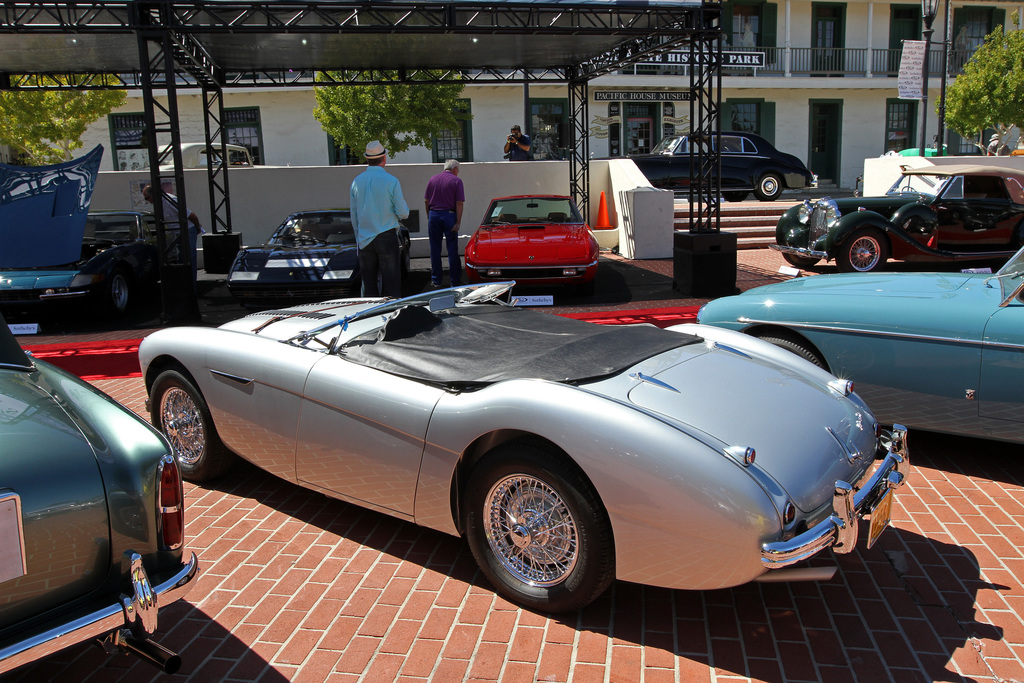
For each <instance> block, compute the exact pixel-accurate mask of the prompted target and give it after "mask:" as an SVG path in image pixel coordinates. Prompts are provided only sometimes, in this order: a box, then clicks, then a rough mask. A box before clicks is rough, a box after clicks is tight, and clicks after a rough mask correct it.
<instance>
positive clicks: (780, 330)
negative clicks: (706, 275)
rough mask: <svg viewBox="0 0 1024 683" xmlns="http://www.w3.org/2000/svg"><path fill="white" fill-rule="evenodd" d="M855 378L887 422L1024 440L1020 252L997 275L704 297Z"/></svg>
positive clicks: (736, 322) (876, 280)
mask: <svg viewBox="0 0 1024 683" xmlns="http://www.w3.org/2000/svg"><path fill="white" fill-rule="evenodd" d="M698 320H699V322H701V323H704V324H710V325H717V326H720V327H726V328H730V329H733V330H741V331H743V332H746V333H747V334H750V335H753V336H755V337H760V338H761V339H764V340H765V341H770V342H772V343H774V344H776V345H777V346H780V347H783V348H786V349H789V350H790V351H793V352H794V353H796V354H798V355H800V356H803V357H804V358H806V359H807V360H809V361H811V362H812V363H815V364H816V365H819V366H821V367H823V368H825V369H826V370H828V371H830V372H832V373H833V374H834V375H836V376H838V377H840V378H844V379H850V380H853V381H854V383H855V385H856V388H857V393H858V394H860V395H861V397H862V398H864V400H865V401H866V402H867V404H868V405H869V406H870V407H871V409H872V411H873V412H874V413H875V416H876V417H877V418H878V419H879V421H880V422H882V423H883V424H884V423H891V422H894V421H898V422H900V423H902V424H905V425H907V426H908V427H917V428H920V429H927V430H932V431H937V432H946V433H954V434H963V435H968V436H977V437H984V438H991V439H998V440H1002V441H1012V442H1016V443H1024V249H1022V250H1021V251H1018V252H1017V253H1016V254H1015V255H1014V256H1013V258H1011V259H1010V260H1009V261H1008V262H1007V263H1006V265H1004V266H1003V267H1002V268H1001V269H1000V270H999V271H998V272H997V273H995V274H991V273H851V274H837V275H815V276H812V277H804V278H798V279H795V280H790V281H788V282H783V283H778V284H773V285H768V286H765V287H759V288H757V289H752V290H749V291H747V292H745V293H743V294H740V295H738V296H730V297H725V298H722V299H717V300H715V301H712V302H710V303H709V304H707V305H706V306H705V307H704V308H703V309H701V311H700V313H699V314H698Z"/></svg>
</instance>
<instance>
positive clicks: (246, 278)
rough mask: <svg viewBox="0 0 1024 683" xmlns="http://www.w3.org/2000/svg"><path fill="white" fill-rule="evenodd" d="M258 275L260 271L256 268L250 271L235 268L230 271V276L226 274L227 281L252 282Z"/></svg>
mask: <svg viewBox="0 0 1024 683" xmlns="http://www.w3.org/2000/svg"><path fill="white" fill-rule="evenodd" d="M259 277H260V272H259V271H258V270H252V271H248V270H236V271H235V272H233V273H231V275H230V276H228V281H229V282H252V281H253V280H258V279H259Z"/></svg>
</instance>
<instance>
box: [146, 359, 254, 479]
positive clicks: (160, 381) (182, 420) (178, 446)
mask: <svg viewBox="0 0 1024 683" xmlns="http://www.w3.org/2000/svg"><path fill="white" fill-rule="evenodd" d="M149 400H150V413H149V418H150V421H152V423H153V424H154V425H155V426H156V428H157V429H159V430H160V432H161V433H163V435H164V436H165V437H167V441H168V442H170V444H171V450H172V451H174V455H175V457H177V458H178V462H179V463H180V465H181V474H182V476H183V477H184V478H185V479H188V480H189V481H206V480H209V479H214V478H216V477H219V476H220V475H222V474H224V473H225V472H227V471H228V470H229V469H230V468H231V465H232V464H233V462H234V459H235V455H234V453H232V452H231V451H229V450H228V449H227V448H225V446H224V443H223V442H222V441H221V440H220V436H219V435H218V434H217V427H216V426H215V425H214V424H213V417H212V416H211V415H210V408H209V406H207V405H206V400H205V399H204V398H203V394H202V392H200V391H199V389H198V388H197V387H196V386H195V384H194V383H193V381H192V379H191V377H187V376H186V375H185V374H183V373H182V372H178V370H176V369H169V370H165V371H164V372H162V373H160V374H159V375H158V376H157V378H156V380H155V381H154V382H153V386H152V388H151V389H150V390H149Z"/></svg>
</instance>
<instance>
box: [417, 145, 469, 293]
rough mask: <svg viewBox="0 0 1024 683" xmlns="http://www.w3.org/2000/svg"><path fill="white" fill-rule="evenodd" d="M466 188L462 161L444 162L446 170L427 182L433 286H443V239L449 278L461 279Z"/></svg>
mask: <svg viewBox="0 0 1024 683" xmlns="http://www.w3.org/2000/svg"><path fill="white" fill-rule="evenodd" d="M465 202H466V192H465V190H464V188H463V187H462V179H461V178H459V162H458V161H456V160H455V159H449V160H448V161H446V162H444V171H442V172H441V173H438V174H437V175H436V176H434V177H433V178H431V179H430V182H428V183H427V191H426V192H425V193H424V195H423V204H424V207H425V208H426V210H427V236H428V237H429V239H430V286H431V287H433V288H437V287H440V286H441V279H442V275H443V272H442V270H441V241H442V240H444V241H445V243H446V245H447V247H448V278H449V279H450V280H451V286H452V287H458V286H459V284H460V283H461V282H462V261H460V260H459V226H460V225H461V224H462V205H463V204H464V203H465Z"/></svg>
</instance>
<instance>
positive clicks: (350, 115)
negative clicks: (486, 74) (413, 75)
mask: <svg viewBox="0 0 1024 683" xmlns="http://www.w3.org/2000/svg"><path fill="white" fill-rule="evenodd" d="M389 75H392V76H394V75H397V74H389ZM338 78H339V80H340V75H339V76H338ZM317 80H321V81H323V80H326V79H324V78H323V77H322V76H318V77H317ZM462 89H463V84H462V82H461V81H452V82H451V83H441V84H416V85H409V84H404V83H403V84H394V85H330V86H316V87H314V93H315V94H316V104H317V106H316V108H315V109H314V110H313V116H314V117H316V119H317V121H319V122H320V125H321V126H322V127H323V129H324V131H326V132H327V133H328V134H329V135H331V136H332V137H333V138H334V142H335V144H337V145H338V146H343V145H344V146H348V148H349V149H350V150H352V151H353V152H356V153H361V152H362V151H363V150H364V149H366V144H367V143H368V142H370V141H371V140H380V142H381V144H383V145H384V148H385V149H387V151H388V155H389V156H394V155H395V154H398V153H399V152H404V151H405V150H407V149H409V148H410V147H429V146H430V145H431V144H432V143H433V138H434V137H435V136H437V135H440V134H441V133H442V132H444V131H446V130H454V129H457V128H458V126H459V123H460V121H463V120H466V119H469V118H470V116H471V115H470V114H469V113H466V112H464V111H463V109H462V107H461V106H460V102H459V96H460V95H461V94H462Z"/></svg>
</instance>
